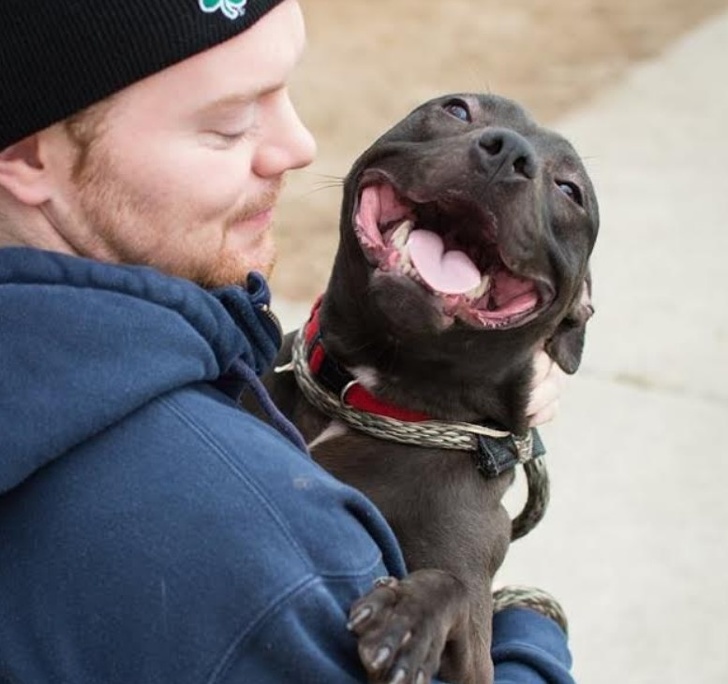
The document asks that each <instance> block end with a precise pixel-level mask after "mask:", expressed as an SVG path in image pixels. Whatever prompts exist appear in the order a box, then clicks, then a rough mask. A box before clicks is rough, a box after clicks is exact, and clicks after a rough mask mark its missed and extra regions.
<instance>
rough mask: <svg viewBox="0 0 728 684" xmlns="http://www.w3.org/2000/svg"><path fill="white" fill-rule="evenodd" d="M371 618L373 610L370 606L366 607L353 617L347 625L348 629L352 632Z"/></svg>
mask: <svg viewBox="0 0 728 684" xmlns="http://www.w3.org/2000/svg"><path fill="white" fill-rule="evenodd" d="M371 616H372V609H371V608H370V607H369V606H364V608H361V609H360V610H358V611H357V612H356V613H354V615H352V616H351V619H350V620H349V622H347V623H346V628H347V629H348V630H350V631H351V630H353V629H355V628H356V627H358V626H359V625H361V624H363V623H364V622H366V621H367V620H368V619H369V618H370V617H371Z"/></svg>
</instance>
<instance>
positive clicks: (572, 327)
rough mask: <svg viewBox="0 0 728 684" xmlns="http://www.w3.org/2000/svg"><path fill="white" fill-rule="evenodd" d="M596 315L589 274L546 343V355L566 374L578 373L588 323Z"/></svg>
mask: <svg viewBox="0 0 728 684" xmlns="http://www.w3.org/2000/svg"><path fill="white" fill-rule="evenodd" d="M593 315H594V307H593V306H592V302H591V276H590V275H589V274H588V273H587V275H586V278H584V283H583V285H582V288H581V292H580V294H579V295H578V296H577V297H576V298H575V299H574V303H573V304H572V305H571V309H569V311H568V312H567V314H566V316H565V317H564V318H563V320H562V321H561V322H560V323H559V325H558V327H557V328H556V330H555V331H554V334H553V335H552V336H551V338H550V339H548V340H547V341H546V353H547V354H548V355H549V356H550V357H551V358H552V359H553V360H554V361H556V363H558V364H559V366H560V367H561V369H562V370H563V371H564V372H565V373H569V374H570V375H571V374H572V373H576V370H577V368H579V364H580V363H581V354H582V351H583V350H584V336H585V334H586V322H587V321H588V320H589V319H590V318H591V317H592V316H593Z"/></svg>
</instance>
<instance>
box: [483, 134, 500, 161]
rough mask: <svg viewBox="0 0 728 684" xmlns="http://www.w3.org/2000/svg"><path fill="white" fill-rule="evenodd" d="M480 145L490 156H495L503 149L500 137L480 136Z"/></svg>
mask: <svg viewBox="0 0 728 684" xmlns="http://www.w3.org/2000/svg"><path fill="white" fill-rule="evenodd" d="M480 146H481V147H482V148H483V149H484V150H485V151H486V152H487V153H488V154H489V155H491V156H493V157H495V156H496V155H498V154H500V153H501V151H502V150H503V138H502V137H489V138H481V139H480Z"/></svg>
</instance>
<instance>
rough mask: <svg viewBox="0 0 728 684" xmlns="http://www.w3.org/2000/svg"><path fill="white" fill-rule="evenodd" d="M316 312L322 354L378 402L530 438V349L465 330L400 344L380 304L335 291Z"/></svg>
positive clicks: (408, 339) (426, 334)
mask: <svg viewBox="0 0 728 684" xmlns="http://www.w3.org/2000/svg"><path fill="white" fill-rule="evenodd" d="M316 309H317V310H318V315H317V318H318V317H320V323H319V324H318V326H319V327H318V330H319V335H320V338H321V342H322V346H323V348H324V352H322V353H325V354H326V355H327V356H328V357H330V358H331V359H332V360H333V361H335V362H336V364H337V365H338V366H339V367H340V368H341V369H343V370H344V371H346V372H347V373H349V374H351V375H352V376H353V378H351V379H355V380H358V381H359V383H358V384H360V385H362V386H363V388H366V389H367V390H368V391H369V393H370V394H372V395H375V396H376V398H377V399H378V400H381V401H384V402H386V403H388V404H390V405H394V406H398V407H402V408H405V409H407V410H410V411H416V412H419V413H421V414H425V415H428V416H432V417H434V418H436V419H438V420H447V421H465V422H478V423H480V422H486V423H488V424H497V425H500V426H503V427H504V428H506V429H507V430H509V431H511V432H513V433H516V434H520V433H522V432H524V431H525V429H526V427H527V425H528V419H527V417H526V411H525V409H526V404H527V402H528V387H529V382H530V378H531V374H532V355H531V354H530V352H529V351H528V349H529V348H530V346H531V345H529V344H524V343H523V341H522V340H521V341H519V342H518V343H517V344H513V343H512V342H513V340H511V336H509V335H508V334H501V333H495V334H492V335H491V334H487V333H486V334H485V335H481V334H479V333H478V332H477V331H472V332H468V331H467V330H464V329H463V330H462V331H460V333H455V334H448V335H447V336H445V335H440V334H438V333H437V332H436V331H432V332H430V331H425V332H424V333H423V334H422V335H419V336H418V337H412V336H409V334H408V336H406V337H400V332H401V331H400V330H397V329H396V328H395V329H393V328H392V327H390V326H389V324H388V322H387V317H386V316H381V315H379V303H376V304H372V302H371V301H369V298H367V300H366V301H362V300H357V299H356V298H354V299H352V298H351V297H349V296H348V293H347V292H346V291H344V292H342V291H341V289H338V291H337V289H334V290H333V291H332V290H331V288H330V289H329V291H327V293H326V294H325V296H324V297H323V298H320V300H319V302H318V303H317V306H316ZM486 338H487V339H486ZM516 349H520V350H521V352H516V351H515V350H516ZM516 353H520V357H517V356H516ZM501 359H502V360H503V362H501V361H500V360H501ZM356 391H357V392H358V391H360V390H359V389H357V390H356Z"/></svg>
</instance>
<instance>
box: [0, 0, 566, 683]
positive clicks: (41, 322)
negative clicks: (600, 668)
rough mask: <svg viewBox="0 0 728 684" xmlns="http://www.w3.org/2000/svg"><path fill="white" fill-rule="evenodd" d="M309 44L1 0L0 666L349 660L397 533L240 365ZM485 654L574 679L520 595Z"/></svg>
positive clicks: (234, 23)
mask: <svg viewBox="0 0 728 684" xmlns="http://www.w3.org/2000/svg"><path fill="white" fill-rule="evenodd" d="M303 46H304V27H303V22H302V17H301V13H300V9H299V6H298V4H297V3H296V1H295V0H283V1H281V0H248V1H247V2H246V0H156V2H152V1H151V0H125V2H117V3H98V2H91V1H90V0H78V1H77V2H74V3H67V2H65V3H59V2H56V1H55V0H4V1H3V3H2V5H1V6H0V92H1V93H2V95H0V352H1V354H2V360H3V369H2V381H1V392H0V431H1V432H0V434H2V438H1V441H0V455H1V456H2V458H1V459H0V548H1V549H2V555H1V556H0V558H1V560H0V682H14V683H16V682H18V683H23V684H37V683H46V682H47V683H51V682H53V683H55V682H69V683H70V682H73V684H85V683H89V684H90V683H94V684H100V683H115V682H120V683H121V682H124V683H129V682H135V683H139V684H141V683H147V682H174V683H175V684H183V683H185V682H210V683H212V682H215V683H216V684H222V683H226V682H249V683H254V684H261V683H265V682H336V683H337V684H339V683H344V682H359V681H363V680H364V673H363V670H362V669H361V667H360V665H359V661H358V657H357V653H356V644H355V641H354V638H353V637H352V635H351V634H350V633H349V632H347V630H346V627H345V624H346V619H347V610H348V607H349V606H350V605H351V604H352V603H353V601H354V600H355V599H356V598H358V597H359V596H361V595H362V594H363V593H365V592H367V591H368V590H369V589H370V588H371V587H372V584H373V582H374V580H375V579H376V578H377V577H380V576H382V575H386V574H393V575H398V576H399V575H402V574H403V573H404V571H405V570H404V565H403V561H402V557H401V554H400V550H399V548H398V546H397V543H396V540H395V539H394V537H393V536H392V533H391V531H390V529H389V527H388V526H387V524H386V523H385V521H384V520H383V519H382V518H381V516H380V514H379V513H378V512H377V511H376V509H374V508H373V506H372V505H371V504H370V503H369V502H368V501H367V500H366V499H365V498H364V497H363V496H361V495H360V494H358V493H357V492H356V491H353V490H351V489H349V488H348V487H345V486H344V485H342V484H340V483H339V482H337V481H335V480H334V479H333V478H331V477H329V476H327V475H326V474H325V473H324V472H322V471H321V470H320V469H319V468H318V467H317V466H316V465H315V464H313V462H312V461H311V460H310V458H309V457H308V456H307V454H306V453H305V447H304V446H303V445H302V444H301V443H300V437H299V436H298V434H297V432H296V431H295V429H293V428H292V427H291V426H290V425H289V424H288V423H287V422H286V421H285V420H284V419H283V418H282V416H281V415H280V414H279V413H278V412H277V410H276V409H275V407H273V406H272V405H271V403H270V401H269V400H268V399H267V397H266V395H265V392H264V390H263V389H262V386H261V385H260V381H259V380H258V379H257V375H258V374H260V372H261V371H262V370H263V369H264V368H265V367H266V366H267V364H269V363H270V361H271V358H272V356H273V354H274V353H275V350H276V347H277V345H278V344H279V342H280V337H279V332H278V330H277V329H276V326H275V324H274V323H273V322H272V320H271V318H270V316H269V312H268V300H269V297H268V290H267V286H266V284H265V281H264V280H263V278H262V277H261V276H259V275H257V273H255V272H259V273H264V274H267V273H268V272H269V271H270V269H271V267H272V265H273V261H274V250H273V246H272V242H271V235H270V223H271V214H272V210H273V207H274V206H275V203H276V200H277V197H278V193H279V192H280V189H281V183H282V179H283V176H284V174H285V172H286V171H288V170H290V169H295V168H297V167H301V166H304V165H306V164H308V163H309V162H310V161H311V159H312V157H313V154H314V142H313V140H312V138H311V136H310V134H309V133H308V131H307V130H306V129H305V128H304V127H303V125H302V124H301V122H300V121H299V120H298V118H297V116H296V114H295V111H294V110H293V108H292V106H291V103H290V101H289V99H288V91H287V86H286V84H287V81H288V78H289V76H290V73H291V71H292V70H293V68H294V66H295V64H296V62H297V61H298V59H299V57H300V54H301V51H302V50H303ZM150 267H153V268H150ZM241 284H244V285H245V288H243V287H240V285H241ZM539 363H540V364H542V368H541V370H542V372H541V373H540V380H542V381H541V382H540V383H539V386H538V387H537V389H536V390H535V391H534V401H533V402H532V406H533V413H534V420H535V422H542V421H543V420H544V419H546V418H548V417H549V416H550V414H551V413H552V412H553V408H554V406H555V401H554V394H555V393H554V388H556V387H557V385H558V376H557V374H556V373H555V372H553V371H549V367H548V365H547V364H544V363H543V359H540V360H539ZM246 387H248V388H252V389H253V391H254V392H256V394H257V395H258V396H259V398H260V401H261V402H262V403H263V405H264V406H265V408H266V409H267V411H268V413H269V415H270V416H271V419H272V421H273V423H274V424H275V425H277V426H278V428H279V429H278V430H277V431H276V430H274V429H272V428H270V427H268V426H266V425H264V424H262V423H261V422H259V421H257V420H256V419H254V418H253V417H252V416H250V415H249V414H246V413H244V412H243V411H242V410H240V409H239V407H238V406H237V402H236V399H237V397H238V395H239V393H240V392H241V390H242V389H243V388H246ZM556 394H558V392H556ZM494 657H495V659H496V663H497V670H496V672H497V676H498V681H499V682H500V681H503V682H505V681H513V682H541V681H546V679H547V678H548V681H557V682H567V681H571V680H570V676H569V675H568V671H567V669H568V666H569V655H568V652H567V650H566V645H565V635H564V632H563V631H562V630H561V629H560V628H559V627H558V626H557V625H556V623H554V622H552V621H551V620H549V619H548V618H546V617H544V616H543V615H540V614H539V613H537V612H535V611H531V610H524V609H519V608H513V607H508V608H506V609H505V610H503V611H502V612H501V613H499V614H498V616H497V618H496V627H495V641H494Z"/></svg>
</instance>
